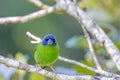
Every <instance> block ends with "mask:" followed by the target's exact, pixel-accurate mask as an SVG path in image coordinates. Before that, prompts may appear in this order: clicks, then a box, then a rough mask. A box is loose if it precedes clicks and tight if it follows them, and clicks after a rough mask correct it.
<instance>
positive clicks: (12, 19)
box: [0, 6, 55, 24]
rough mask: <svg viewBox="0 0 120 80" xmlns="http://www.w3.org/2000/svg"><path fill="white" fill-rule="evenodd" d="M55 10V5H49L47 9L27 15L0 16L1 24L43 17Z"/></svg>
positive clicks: (23, 21)
mask: <svg viewBox="0 0 120 80" xmlns="http://www.w3.org/2000/svg"><path fill="white" fill-rule="evenodd" d="M54 10H55V8H54V6H52V7H48V8H46V9H43V10H40V11H36V12H34V13H31V14H28V15H25V16H15V17H4V18H0V24H7V23H25V22H27V21H30V20H33V19H35V18H39V17H42V16H44V15H47V14H50V13H52V12H53V11H54Z"/></svg>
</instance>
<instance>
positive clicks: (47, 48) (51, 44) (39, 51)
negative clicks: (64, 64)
mask: <svg viewBox="0 0 120 80" xmlns="http://www.w3.org/2000/svg"><path fill="white" fill-rule="evenodd" d="M59 54H60V48H59V45H58V43H57V40H56V38H55V36H54V35H52V34H47V35H45V36H44V38H43V39H42V41H41V42H40V43H39V44H38V45H37V48H36V51H35V54H34V58H35V61H36V64H37V66H39V67H40V68H42V69H44V68H46V67H50V68H51V69H52V70H53V72H54V73H56V71H55V70H54V68H53V64H54V63H55V62H56V61H57V59H58V57H59Z"/></svg>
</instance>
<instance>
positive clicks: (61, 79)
mask: <svg viewBox="0 0 120 80" xmlns="http://www.w3.org/2000/svg"><path fill="white" fill-rule="evenodd" d="M0 63H2V64H5V65H7V66H9V67H13V68H18V69H21V70H25V71H28V72H35V73H38V74H41V75H43V76H46V77H50V78H53V77H55V79H57V80H96V79H97V80H118V79H120V77H112V78H110V77H102V76H101V77H98V76H88V75H86V76H83V75H81V76H70V75H64V74H57V75H56V76H54V73H52V72H49V71H47V70H44V69H40V68H38V67H35V66H33V65H28V64H24V63H21V62H18V61H16V60H13V59H9V58H5V57H3V56H1V55H0ZM38 70H39V71H38Z"/></svg>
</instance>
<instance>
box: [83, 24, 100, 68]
mask: <svg viewBox="0 0 120 80" xmlns="http://www.w3.org/2000/svg"><path fill="white" fill-rule="evenodd" d="M81 27H82V29H83V32H84V34H85V37H86V40H87V42H88V45H89V50H90V52H91V54H92V56H93V59H94V62H95V64H96V67H97V69H98V70H102V68H101V66H100V64H99V62H98V59H97V57H96V55H95V52H94V49H93V46H92V42H91V40H90V35H89V34H88V32H87V31H86V29H85V27H84V26H81Z"/></svg>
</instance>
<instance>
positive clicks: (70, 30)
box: [0, 0, 120, 80]
mask: <svg viewBox="0 0 120 80" xmlns="http://www.w3.org/2000/svg"><path fill="white" fill-rule="evenodd" d="M42 1H43V2H44V3H46V4H48V5H53V4H55V2H54V1H53V0H42ZM119 4H120V0H107V1H105V0H78V3H77V5H78V6H79V7H80V8H82V9H83V10H84V11H86V12H87V13H88V15H89V16H90V17H91V18H93V20H94V21H95V22H96V23H98V24H99V25H100V26H101V28H102V29H103V30H104V31H105V32H106V34H107V35H108V36H109V37H110V38H111V39H112V41H113V42H114V44H115V45H116V46H117V47H118V48H119V49H120V15H119V14H120V5H119ZM38 10H40V8H38V7H36V6H35V5H33V4H32V3H30V2H29V1H27V0H0V17H9V16H24V15H27V14H30V13H32V12H35V11H38ZM27 31H30V32H31V33H32V34H34V35H36V36H38V37H40V38H43V36H45V35H46V34H53V35H55V36H56V39H57V41H58V43H59V45H60V48H61V53H60V55H61V56H63V57H66V58H70V59H74V60H77V61H80V62H82V63H84V64H86V65H89V66H91V67H95V65H94V61H93V59H92V56H91V53H90V52H89V49H88V44H87V42H86V40H85V37H84V35H83V32H82V29H81V25H80V24H79V23H78V22H77V20H76V19H75V18H74V17H72V16H70V15H69V14H66V13H52V14H49V15H47V16H43V17H41V18H37V19H34V20H31V21H29V22H26V23H17V24H3V25H0V55H3V56H5V57H9V58H13V59H17V60H19V61H21V62H23V63H28V64H32V65H35V60H34V56H33V55H34V49H35V46H36V44H31V43H30V40H31V38H28V36H27V35H26V32H27ZM98 37H99V36H98ZM91 41H92V42H93V46H94V49H95V52H96V53H97V57H98V58H99V61H100V64H101V66H102V68H103V69H105V70H106V71H111V72H115V73H119V72H117V68H116V66H115V64H114V63H113V61H112V60H111V58H110V56H109V55H108V54H107V52H106V51H105V50H104V49H103V48H102V47H100V45H99V44H98V43H97V42H96V41H95V40H94V39H91ZM54 68H55V69H56V70H57V72H59V73H64V74H69V75H78V74H79V75H84V74H89V75H98V74H96V73H94V72H91V71H89V70H87V69H84V68H82V67H80V66H76V65H72V64H69V63H65V62H62V61H59V60H58V61H57V62H56V63H55V65H54ZM38 79H40V80H50V79H48V78H45V77H43V76H41V75H38V74H35V73H28V72H25V71H22V70H16V69H13V68H8V67H6V66H5V65H3V64H0V80H38Z"/></svg>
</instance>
